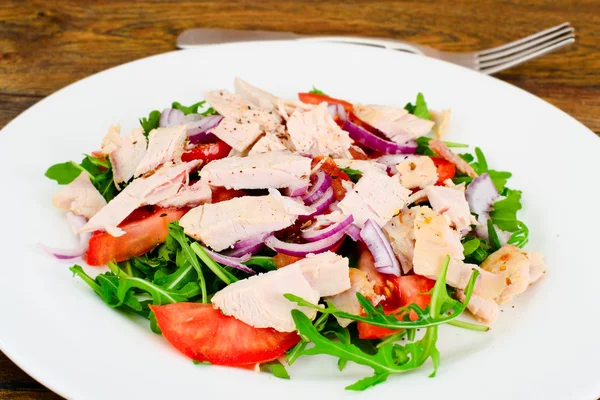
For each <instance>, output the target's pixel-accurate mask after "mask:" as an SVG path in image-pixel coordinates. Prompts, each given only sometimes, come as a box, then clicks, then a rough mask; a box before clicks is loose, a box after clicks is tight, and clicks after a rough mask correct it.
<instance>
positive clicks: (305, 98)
mask: <svg viewBox="0 0 600 400" xmlns="http://www.w3.org/2000/svg"><path fill="white" fill-rule="evenodd" d="M298 98H299V99H300V101H301V102H303V103H306V104H321V103H322V102H326V103H329V104H340V105H342V106H343V107H344V109H345V110H346V112H349V113H350V112H352V111H353V109H354V107H353V106H352V103H350V102H348V101H346V100H340V99H334V98H333V97H329V96H325V95H322V94H316V93H298Z"/></svg>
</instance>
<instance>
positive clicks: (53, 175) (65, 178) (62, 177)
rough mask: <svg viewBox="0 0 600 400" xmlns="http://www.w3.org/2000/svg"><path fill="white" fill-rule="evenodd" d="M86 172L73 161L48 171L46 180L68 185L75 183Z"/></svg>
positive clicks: (55, 166) (54, 166) (57, 165)
mask: <svg viewBox="0 0 600 400" xmlns="http://www.w3.org/2000/svg"><path fill="white" fill-rule="evenodd" d="M82 171H84V170H83V168H81V166H80V165H78V164H77V163H75V162H73V161H67V162H64V163H60V164H54V165H53V166H51V167H50V168H48V170H46V173H45V174H44V175H46V178H50V179H52V180H55V181H56V182H58V184H59V185H67V184H69V183H71V182H73V181H74V180H75V179H76V178H77V177H78V176H79V174H81V172H82Z"/></svg>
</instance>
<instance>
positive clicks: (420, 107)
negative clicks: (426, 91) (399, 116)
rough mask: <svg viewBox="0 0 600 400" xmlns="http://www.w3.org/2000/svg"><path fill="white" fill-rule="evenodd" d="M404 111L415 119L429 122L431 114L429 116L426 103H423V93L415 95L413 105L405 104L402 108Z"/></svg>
mask: <svg viewBox="0 0 600 400" xmlns="http://www.w3.org/2000/svg"><path fill="white" fill-rule="evenodd" d="M404 109H405V110H406V111H408V112H409V113H411V114H413V115H414V116H415V117H419V118H423V119H429V120H431V119H432V118H431V114H429V110H428V109H427V103H426V102H425V96H423V93H419V94H417V100H416V101H415V104H414V105H413V104H411V103H407V104H406V105H405V106H404Z"/></svg>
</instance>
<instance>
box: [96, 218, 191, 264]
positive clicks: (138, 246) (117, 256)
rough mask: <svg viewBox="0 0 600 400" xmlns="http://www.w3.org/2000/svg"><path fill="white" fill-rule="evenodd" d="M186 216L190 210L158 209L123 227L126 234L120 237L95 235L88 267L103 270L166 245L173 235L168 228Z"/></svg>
mask: <svg viewBox="0 0 600 400" xmlns="http://www.w3.org/2000/svg"><path fill="white" fill-rule="evenodd" d="M185 213H186V210H180V209H157V210H156V211H155V212H154V213H153V214H152V215H150V216H146V217H143V218H141V219H138V220H136V221H133V222H126V223H124V224H121V225H119V227H120V228H121V229H123V230H124V231H125V234H124V235H123V236H119V237H114V236H111V235H109V234H108V233H106V232H94V234H93V235H92V238H91V239H90V247H89V248H88V251H87V263H88V264H89V265H95V266H99V265H105V264H107V263H108V262H109V261H125V260H128V259H130V258H131V257H137V256H141V255H142V254H144V253H147V252H148V251H150V250H152V249H153V248H154V246H156V245H159V244H161V243H164V241H165V240H166V239H167V235H168V234H169V228H168V225H169V224H170V223H171V222H173V221H178V220H179V219H180V218H181V217H182V216H183V214H185Z"/></svg>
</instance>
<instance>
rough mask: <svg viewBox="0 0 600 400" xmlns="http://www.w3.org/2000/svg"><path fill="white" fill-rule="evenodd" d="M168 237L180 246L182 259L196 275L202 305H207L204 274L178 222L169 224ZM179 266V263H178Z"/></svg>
mask: <svg viewBox="0 0 600 400" xmlns="http://www.w3.org/2000/svg"><path fill="white" fill-rule="evenodd" d="M169 236H172V237H173V239H175V240H176V241H177V242H178V243H179V245H180V246H181V254H182V257H183V258H184V259H185V260H187V262H189V263H190V264H191V265H192V266H193V267H194V269H195V270H196V273H197V274H198V283H199V284H200V291H201V292H202V303H208V294H207V292H206V280H205V279H204V273H203V272H202V266H201V265H200V262H199V261H198V257H196V253H194V250H192V248H191V247H190V241H189V240H188V238H187V236H186V235H185V233H184V232H183V229H182V228H181V227H180V226H179V223H178V222H172V223H170V224H169ZM178 264H179V262H178Z"/></svg>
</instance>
